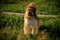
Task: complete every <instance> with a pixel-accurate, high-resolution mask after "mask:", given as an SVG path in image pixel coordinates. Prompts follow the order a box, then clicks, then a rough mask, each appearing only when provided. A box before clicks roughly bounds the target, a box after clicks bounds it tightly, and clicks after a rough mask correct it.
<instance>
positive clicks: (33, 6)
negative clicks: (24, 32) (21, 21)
mask: <svg viewBox="0 0 60 40" xmlns="http://www.w3.org/2000/svg"><path fill="white" fill-rule="evenodd" d="M25 9H26V14H27V15H28V16H35V15H36V4H35V3H33V2H32V3H30V4H29V5H28V6H27V7H26V8H25Z"/></svg>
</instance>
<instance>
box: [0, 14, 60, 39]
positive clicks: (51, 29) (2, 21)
mask: <svg viewBox="0 0 60 40" xmlns="http://www.w3.org/2000/svg"><path fill="white" fill-rule="evenodd" d="M23 18H24V17H23V16H21V15H20V16H18V15H8V14H7V15H6V14H0V40H17V39H18V40H39V39H40V38H41V37H40V36H41V32H42V31H43V30H45V29H46V32H47V33H48V40H59V39H60V35H59V34H60V17H56V18H55V17H40V28H39V32H38V34H37V35H36V36H32V35H30V36H28V37H26V36H25V35H24V34H23V24H24V23H23V22H24V20H23ZM27 38H28V39H27Z"/></svg>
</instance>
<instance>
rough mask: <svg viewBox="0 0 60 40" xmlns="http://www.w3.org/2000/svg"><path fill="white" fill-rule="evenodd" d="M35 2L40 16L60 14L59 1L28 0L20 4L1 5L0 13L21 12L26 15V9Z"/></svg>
mask: <svg viewBox="0 0 60 40" xmlns="http://www.w3.org/2000/svg"><path fill="white" fill-rule="evenodd" d="M31 2H35V3H36V5H37V7H36V8H37V10H36V11H37V13H39V14H53V15H54V14H55V15H56V14H57V15H59V14H60V11H59V10H60V9H59V8H58V4H56V3H58V2H57V1H52V0H51V1H49V0H38V1H37V0H28V1H26V2H24V1H21V0H20V2H19V3H13V4H12V3H11V4H10V3H7V4H6V3H5V4H0V11H7V12H20V13H24V12H25V7H26V6H27V5H28V4H29V3H31Z"/></svg>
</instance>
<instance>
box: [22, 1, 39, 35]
mask: <svg viewBox="0 0 60 40" xmlns="http://www.w3.org/2000/svg"><path fill="white" fill-rule="evenodd" d="M25 10H26V11H25V14H24V28H23V29H24V34H32V35H34V34H37V33H38V29H39V18H38V17H37V14H36V4H35V3H34V2H32V3H30V4H28V5H27V6H26V8H25Z"/></svg>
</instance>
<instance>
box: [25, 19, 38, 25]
mask: <svg viewBox="0 0 60 40" xmlns="http://www.w3.org/2000/svg"><path fill="white" fill-rule="evenodd" d="M25 22H26V24H30V25H36V23H37V19H35V18H31V19H30V20H29V19H25Z"/></svg>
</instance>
